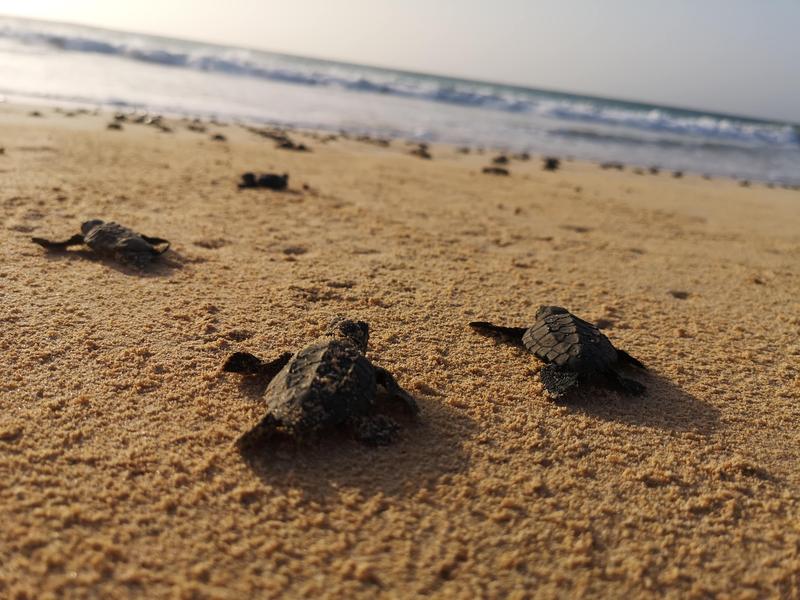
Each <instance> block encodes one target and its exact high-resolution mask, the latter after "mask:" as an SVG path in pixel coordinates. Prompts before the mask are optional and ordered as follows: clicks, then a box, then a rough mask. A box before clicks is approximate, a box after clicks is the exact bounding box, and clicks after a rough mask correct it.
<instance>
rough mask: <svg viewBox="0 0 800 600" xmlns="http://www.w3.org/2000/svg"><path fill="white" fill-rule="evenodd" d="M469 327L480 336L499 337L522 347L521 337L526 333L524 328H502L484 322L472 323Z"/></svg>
mask: <svg viewBox="0 0 800 600" xmlns="http://www.w3.org/2000/svg"><path fill="white" fill-rule="evenodd" d="M469 326H470V327H472V328H473V329H474V330H475V331H477V332H478V333H480V334H482V335H490V336H493V337H499V338H501V339H502V340H504V341H507V342H510V343H512V344H515V345H517V346H521V345H522V336H523V335H525V332H526V331H527V328H525V327H504V326H502V325H495V324H494V323H487V322H486V321H472V322H471V323H470V324H469Z"/></svg>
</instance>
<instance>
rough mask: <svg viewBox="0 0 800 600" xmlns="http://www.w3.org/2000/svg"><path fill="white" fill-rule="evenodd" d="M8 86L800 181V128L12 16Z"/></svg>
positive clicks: (115, 103)
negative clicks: (13, 17) (14, 17)
mask: <svg viewBox="0 0 800 600" xmlns="http://www.w3.org/2000/svg"><path fill="white" fill-rule="evenodd" d="M0 95H3V96H5V97H7V98H8V99H9V100H17V101H29V102H31V101H33V102H45V103H50V104H54V105H65V104H77V105H83V106H101V107H106V108H114V109H121V110H133V109H137V110H145V111H151V112H159V113H168V114H179V115H187V116H199V117H215V118H218V119H226V120H241V121H247V122H255V123H271V124H277V125H287V126H296V127H304V128H314V129H322V130H331V131H339V130H344V131H348V132H351V133H366V134H371V135H376V136H389V137H401V138H409V139H414V140H424V141H430V142H446V143H452V144H459V145H470V146H482V147H487V148H496V149H504V150H510V151H528V152H533V153H547V154H555V155H560V156H574V157H576V158H581V159H588V160H602V161H610V160H613V161H621V162H624V163H626V164H635V165H641V166H651V165H657V166H660V167H662V168H665V169H675V170H685V171H690V172H697V173H708V174H711V175H724V176H732V177H737V178H742V179H753V180H762V181H772V182H776V183H786V184H800V127H799V126H797V125H795V124H790V123H780V122H770V121H764V120H758V119H749V118H743V117H736V116H730V115H722V114H715V113H712V112H702V111H694V110H684V109H676V108H670V107H665V106H656V105H650V104H643V103H636V102H627V101H621V100H613V99H607V98H595V97H588V96H580V95H575V94H568V93H557V92H550V91H543V90H537V89H533V88H524V87H517V86H510V85H501V84H495V83H486V82H480V81H468V80H463V79H455V78H449V77H439V76H433V75H425V74H419V73H409V72H403V71H396V70H391V69H381V68H375V67H368V66H363V65H356V64H348V63H341V62H333V61H325V60H317V59H310V58H302V57H297V56H288V55H283V54H276V53H270V52H263V51H257V50H251V49H244V48H235V47H227V46H219V45H214V44H204V43H198V42H188V41H182V40H175V39H168V38H163V37H155V36H148V35H142V34H134V33H124V32H117V31H109V30H104V29H97V28H90V27H83V26H75V25H65V24H55V23H46V22H41V21H31V20H21V19H11V18H2V17H0Z"/></svg>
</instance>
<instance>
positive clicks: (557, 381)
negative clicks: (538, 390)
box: [539, 365, 578, 398]
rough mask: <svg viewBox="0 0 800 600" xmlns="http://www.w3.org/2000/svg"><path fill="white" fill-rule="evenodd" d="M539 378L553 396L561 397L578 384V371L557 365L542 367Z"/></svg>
mask: <svg viewBox="0 0 800 600" xmlns="http://www.w3.org/2000/svg"><path fill="white" fill-rule="evenodd" d="M539 378H540V379H541V380H542V385H544V389H545V390H547V393H548V395H549V396H550V397H551V398H560V397H561V396H563V395H564V394H566V393H567V392H568V391H569V390H570V389H571V388H573V387H575V386H576V385H578V374H577V373H575V372H573V371H566V370H564V369H560V368H558V367H557V366H555V365H546V366H545V367H542V370H541V372H540V373H539Z"/></svg>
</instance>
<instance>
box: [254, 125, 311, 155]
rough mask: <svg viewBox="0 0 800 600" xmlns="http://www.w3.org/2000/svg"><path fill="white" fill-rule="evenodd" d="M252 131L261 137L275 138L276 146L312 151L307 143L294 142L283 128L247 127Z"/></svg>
mask: <svg viewBox="0 0 800 600" xmlns="http://www.w3.org/2000/svg"><path fill="white" fill-rule="evenodd" d="M245 129H247V131H249V132H250V133H254V134H256V135H260V136H261V137H264V138H267V139H270V140H273V141H274V142H276V144H277V145H276V148H280V149H281V150H294V151H295V152H311V148H309V147H308V146H306V145H305V144H298V143H296V142H294V141H293V140H292V139H291V138H290V137H289V135H288V134H287V133H286V132H285V131H284V130H282V129H272V128H269V127H263V128H259V127H245Z"/></svg>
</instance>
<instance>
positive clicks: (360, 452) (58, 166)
mask: <svg viewBox="0 0 800 600" xmlns="http://www.w3.org/2000/svg"><path fill="white" fill-rule="evenodd" d="M39 110H40V112H41V113H42V114H43V116H42V117H40V118H35V117H31V116H29V114H28V113H29V109H28V108H25V107H20V106H10V105H3V106H1V107H0V146H2V147H4V148H5V152H4V153H3V154H1V155H0V181H2V190H1V191H0V205H1V206H2V212H1V213H0V214H1V215H2V232H3V233H2V235H3V243H2V247H3V252H2V259H1V260H0V295H2V309H1V312H0V322H2V327H0V482H1V483H0V520H1V522H2V523H3V527H2V529H0V597H3V598H12V599H23V598H30V599H34V598H35V599H46V598H84V597H86V598H88V597H103V598H126V597H141V598H145V597H146V598H161V597H166V598H221V599H223V598H273V597H274V598H277V597H281V596H286V597H315V598H316V597H333V598H374V597H382V598H409V597H414V596H417V595H431V596H434V597H456V598H479V597H480V598H503V597H509V598H527V597H542V598H547V597H580V596H594V597H606V598H609V597H623V596H627V597H647V596H664V597H672V598H706V597H730V598H734V597H735V598H760V597H783V598H793V597H799V596H800V468H798V461H800V405H798V399H800V338H799V335H798V334H800V193H798V192H796V191H790V190H782V189H767V188H766V187H765V186H763V185H758V184H754V185H753V186H751V187H749V188H743V187H740V186H739V185H738V184H737V183H736V182H734V181H730V180H713V181H706V180H704V179H702V178H701V177H699V176H696V175H691V174H687V175H686V176H685V177H683V178H681V179H676V178H673V177H672V176H671V175H670V174H669V173H662V174H660V175H657V176H654V175H649V174H648V175H636V174H634V173H632V172H631V170H630V169H627V170H626V171H625V172H617V171H606V170H601V169H600V168H599V167H598V166H597V165H594V164H589V163H581V162H572V161H565V162H562V168H561V169H560V170H558V171H557V172H555V173H549V172H544V171H542V170H541V160H540V159H539V158H538V157H535V158H534V159H533V160H531V161H530V162H516V161H512V163H511V165H510V167H509V168H510V170H511V172H512V175H511V176H510V177H498V176H490V175H483V174H481V172H480V171H481V168H482V167H483V166H486V165H488V164H489V162H490V158H491V156H493V154H492V153H486V154H484V155H477V154H475V153H472V154H469V155H462V154H459V153H458V152H456V150H455V149H452V148H447V147H440V146H433V147H432V149H431V152H432V154H433V160H422V159H420V158H417V157H414V156H410V155H409V154H408V152H409V149H410V146H408V145H406V144H405V143H404V142H402V141H394V142H393V143H392V145H391V146H390V147H388V148H381V147H378V146H376V145H371V144H366V143H361V142H357V141H355V140H345V139H340V140H337V141H331V142H328V143H322V142H321V141H320V140H318V139H315V138H314V137H312V136H303V135H299V134H292V135H293V138H295V139H297V140H299V141H302V142H304V143H307V144H309V145H310V146H312V148H313V152H310V153H300V152H288V151H283V150H278V149H275V145H274V143H273V142H272V141H271V140H268V139H265V138H262V137H259V136H256V135H254V134H253V133H251V132H248V131H246V130H245V129H244V128H242V127H239V126H235V125H229V126H209V129H208V131H207V132H206V133H198V132H194V131H189V130H187V129H186V127H185V123H182V122H181V121H179V120H172V121H169V122H168V123H169V125H170V127H172V128H173V130H174V132H173V133H163V132H161V131H159V130H158V129H156V128H153V127H148V126H145V125H133V124H128V123H124V124H123V130H122V131H112V130H108V129H106V124H107V123H108V122H109V120H110V116H109V115H107V114H106V115H78V116H74V117H71V118H70V117H68V116H66V115H65V114H64V113H59V112H56V111H54V110H52V109H48V108H40V109H39ZM213 133H222V134H224V135H225V136H226V137H227V141H224V142H219V141H212V140H211V139H210V135H211V134H213ZM248 170H258V171H272V170H274V171H276V172H284V171H286V172H288V173H290V187H291V191H290V192H287V193H277V192H271V191H260V190H247V191H239V190H238V189H237V187H236V183H237V181H238V178H239V175H240V174H241V173H242V172H244V171H248ZM303 184H306V185H307V187H308V189H303ZM89 218H103V219H107V220H115V221H118V222H120V223H123V224H125V225H128V226H130V227H132V228H134V229H136V230H138V231H141V232H143V233H146V234H148V235H151V236H158V237H163V238H168V239H169V240H171V241H172V249H171V250H170V252H168V253H167V254H165V255H164V256H163V257H162V260H161V261H160V262H159V263H158V264H157V265H155V266H154V268H153V269H151V270H150V271H148V272H147V273H145V274H138V273H136V272H135V271H131V270H129V269H126V268H122V267H119V266H117V265H114V264H113V263H109V262H107V261H100V260H96V259H94V258H93V257H92V256H91V254H90V253H89V252H86V251H81V250H76V251H70V252H68V253H62V254H49V255H48V254H47V253H46V252H44V251H43V250H42V249H41V248H39V247H38V246H36V245H34V244H32V243H31V242H30V241H29V240H30V236H32V235H34V236H42V237H50V238H62V237H63V238H66V237H69V236H71V235H72V234H73V233H76V232H77V231H78V228H79V225H80V222H81V221H83V220H86V219H89ZM671 291H674V292H686V293H688V296H687V297H686V298H685V299H679V298H676V297H674V296H673V295H672V294H671V293H670V292H671ZM540 304H559V305H563V306H566V307H568V308H569V309H570V310H572V311H573V312H575V313H576V314H578V315H580V316H582V317H583V318H585V319H587V320H591V321H599V320H604V321H605V329H604V331H605V333H606V334H607V335H608V336H609V337H610V339H611V340H612V342H614V343H615V344H616V345H617V346H619V347H621V348H624V349H626V350H628V351H629V352H630V353H631V354H633V355H634V356H636V357H638V358H639V359H641V360H642V361H644V362H645V363H646V364H647V365H648V366H649V368H650V370H649V372H648V373H646V374H633V376H634V377H636V378H637V380H639V381H641V382H642V383H644V384H645V385H646V386H647V388H648V392H647V394H646V395H645V396H644V397H641V398H630V397H624V396H620V395H618V394H616V393H615V392H612V391H607V390H605V389H602V388H586V387H584V388H583V389H582V390H581V391H580V393H579V394H578V396H577V397H576V398H574V399H573V400H572V401H571V402H568V403H555V402H553V401H551V400H549V399H547V398H546V396H545V395H544V393H543V390H542V387H541V384H540V382H539V378H538V369H539V367H540V365H539V363H537V361H536V360H535V359H534V358H533V357H532V356H530V355H527V354H524V353H523V352H521V351H519V350H517V349H515V348H513V347H510V346H507V345H501V344H498V343H497V342H495V341H493V340H491V339H487V338H485V337H481V336H480V335H477V334H475V333H474V332H473V331H472V330H470V328H469V327H467V323H468V322H469V321H472V320H477V319H481V320H492V321H495V322H501V323H507V324H510V325H526V324H529V323H530V322H531V321H532V319H533V314H534V312H535V310H536V308H537V307H538V306H539V305H540ZM336 314H346V315H349V316H353V317H358V318H362V319H365V320H367V321H369V323H370V325H371V327H372V336H371V340H370V352H369V357H370V358H371V359H372V360H373V361H374V362H376V363H377V364H380V365H381V366H384V367H386V368H387V369H389V370H390V371H392V372H393V373H394V374H395V375H396V377H397V379H398V380H399V382H400V383H401V384H402V385H403V386H405V387H406V388H407V389H408V390H409V391H411V392H412V393H413V394H414V395H415V397H416V398H417V400H418V402H419V404H420V407H421V410H422V414H421V416H420V419H419V420H418V422H417V423H414V422H412V421H408V420H405V419H402V418H401V420H402V425H403V429H402V433H401V435H400V436H399V438H398V440H397V442H396V443H394V444H393V445H391V446H388V447H379V448H371V447H366V446H363V445H360V444H358V443H357V442H355V441H353V440H352V439H350V438H349V437H348V436H347V435H346V434H344V433H340V432H332V433H331V435H329V436H324V437H322V438H321V439H320V440H319V441H318V442H316V443H312V444H310V445H309V446H308V447H296V446H294V445H292V444H291V443H289V442H285V441H284V442H280V443H276V444H273V445H272V446H271V447H270V449H269V452H268V453H265V455H264V456H263V457H262V458H260V459H258V460H255V461H253V462H252V463H250V464H248V463H247V462H245V461H244V460H243V458H242V456H240V455H239V454H238V453H237V452H236V451H235V449H234V448H233V446H232V444H233V442H234V441H235V440H236V438H237V437H238V436H239V435H241V434H242V433H243V432H245V431H247V430H248V429H249V428H250V427H251V426H253V425H254V424H255V423H256V422H257V421H258V420H259V419H260V417H261V416H262V415H263V414H264V406H263V404H261V403H260V393H261V389H260V388H259V386H258V385H257V384H253V383H252V382H247V381H242V380H241V378H240V377H238V376H236V375H231V374H223V373H222V372H221V365H222V363H223V361H224V360H225V358H226V357H227V356H228V355H229V354H230V353H231V352H233V351H237V350H245V351H251V352H254V353H256V354H258V355H260V356H263V357H265V358H270V357H273V356H277V355H278V354H279V353H281V352H283V351H285V350H296V349H298V348H300V347H302V346H303V345H305V344H306V343H308V342H309V341H311V340H313V339H314V338H315V337H317V336H318V335H320V334H321V333H322V331H323V330H324V328H325V326H326V323H327V321H328V320H329V319H330V317H331V316H333V315H336Z"/></svg>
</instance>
